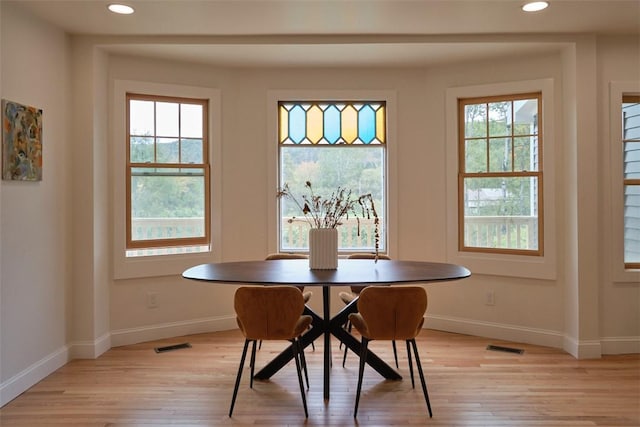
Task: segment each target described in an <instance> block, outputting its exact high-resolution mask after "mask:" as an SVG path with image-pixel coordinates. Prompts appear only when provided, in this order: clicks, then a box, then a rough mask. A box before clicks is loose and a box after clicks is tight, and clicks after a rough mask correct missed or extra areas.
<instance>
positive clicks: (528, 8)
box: [522, 1, 549, 12]
mask: <svg viewBox="0 0 640 427" xmlns="http://www.w3.org/2000/svg"><path fill="white" fill-rule="evenodd" d="M547 7H549V2H546V1H532V2H529V3H527V4H525V5H524V6H522V10H524V11H525V12H537V11H539V10H542V9H546V8H547Z"/></svg>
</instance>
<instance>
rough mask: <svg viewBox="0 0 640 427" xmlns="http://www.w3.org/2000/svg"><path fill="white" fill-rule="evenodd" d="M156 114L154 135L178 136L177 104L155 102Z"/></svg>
mask: <svg viewBox="0 0 640 427" xmlns="http://www.w3.org/2000/svg"><path fill="white" fill-rule="evenodd" d="M156 115H157V117H158V123H157V124H156V135H158V136H167V137H171V136H172V137H176V138H177V137H179V136H180V131H179V123H178V104H176V103H174V102H157V103H156Z"/></svg>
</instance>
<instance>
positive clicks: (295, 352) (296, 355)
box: [291, 340, 309, 418]
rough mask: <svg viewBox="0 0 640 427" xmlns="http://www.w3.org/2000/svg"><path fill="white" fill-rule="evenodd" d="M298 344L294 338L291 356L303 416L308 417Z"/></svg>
mask: <svg viewBox="0 0 640 427" xmlns="http://www.w3.org/2000/svg"><path fill="white" fill-rule="evenodd" d="M300 347H301V346H300V344H299V343H298V340H294V342H293V345H292V346H291V351H293V358H294V359H295V361H296V371H298V383H299V384H300V396H302V406H304V416H305V418H309V412H308V411H307V398H306V396H305V393H304V384H303V383H302V372H300V360H299V349H300Z"/></svg>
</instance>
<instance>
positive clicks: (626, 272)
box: [607, 81, 640, 284]
mask: <svg viewBox="0 0 640 427" xmlns="http://www.w3.org/2000/svg"><path fill="white" fill-rule="evenodd" d="M625 95H640V81H612V82H610V84H609V132H610V133H609V136H610V144H609V146H610V151H609V155H610V170H611V178H610V181H611V182H610V188H611V203H610V204H611V209H610V215H611V217H610V221H609V233H607V236H608V242H607V245H608V247H609V248H610V250H608V251H607V254H608V256H609V257H610V264H609V265H610V274H611V280H612V281H613V282H617V283H635V284H638V283H640V269H636V268H627V267H626V266H625V262H624V153H623V150H624V149H623V145H622V140H623V129H622V103H623V97H624V96H625Z"/></svg>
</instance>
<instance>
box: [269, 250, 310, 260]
mask: <svg viewBox="0 0 640 427" xmlns="http://www.w3.org/2000/svg"><path fill="white" fill-rule="evenodd" d="M308 258H309V256H308V255H306V254H298V253H286V252H284V253H283V252H277V253H272V254H269V255H267V257H266V258H265V260H266V261H270V260H274V259H308Z"/></svg>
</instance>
